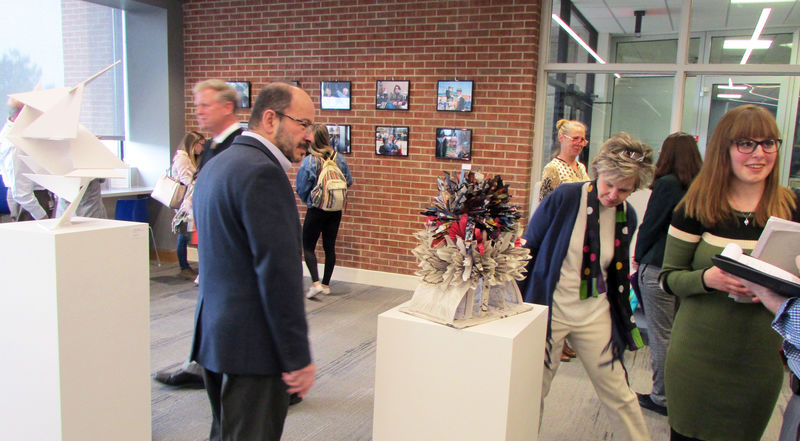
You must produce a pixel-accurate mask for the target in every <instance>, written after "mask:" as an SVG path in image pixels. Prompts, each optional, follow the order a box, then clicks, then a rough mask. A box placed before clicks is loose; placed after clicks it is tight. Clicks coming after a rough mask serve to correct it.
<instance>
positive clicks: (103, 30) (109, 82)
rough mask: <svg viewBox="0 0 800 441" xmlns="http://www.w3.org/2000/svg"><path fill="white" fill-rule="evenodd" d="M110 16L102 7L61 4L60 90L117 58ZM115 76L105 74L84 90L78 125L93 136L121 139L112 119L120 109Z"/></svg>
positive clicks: (65, 0) (74, 0) (75, 0)
mask: <svg viewBox="0 0 800 441" xmlns="http://www.w3.org/2000/svg"><path fill="white" fill-rule="evenodd" d="M114 14H115V12H114V10H113V9H111V8H109V7H106V6H100V5H95V4H92V3H88V2H84V1H80V0H62V1H61V26H62V41H63V44H64V46H63V47H64V86H66V87H70V86H74V85H76V84H78V83H79V82H81V81H83V80H85V79H87V78H89V77H90V76H91V75H93V74H95V73H97V72H99V71H100V70H101V69H103V68H105V67H106V66H108V65H110V64H111V63H113V62H114V61H116V60H117V59H118V58H119V57H120V56H119V54H118V49H117V48H115V46H114V40H113V39H112V38H111V35H113V32H114V25H115V21H114V17H115V16H114ZM117 21H118V20H117ZM120 41H121V40H120ZM119 72H121V69H119V68H117V70H116V71H113V72H106V73H105V74H103V75H101V76H100V77H98V78H96V79H95V80H93V81H92V82H91V83H89V85H88V86H87V87H86V88H85V89H84V93H83V104H82V107H81V123H82V124H83V125H85V126H86V127H87V128H88V129H89V130H90V131H91V132H92V133H94V134H95V135H122V130H121V128H120V127H119V126H118V122H117V123H116V124H117V125H115V119H114V117H115V115H117V113H115V109H116V111H117V112H121V110H119V109H122V103H121V102H117V99H118V97H120V96H121V93H120V92H119V87H120V86H119V85H115V81H118V80H119V75H121V74H119ZM115 73H116V74H117V75H114V74H115ZM118 84H119V83H118Z"/></svg>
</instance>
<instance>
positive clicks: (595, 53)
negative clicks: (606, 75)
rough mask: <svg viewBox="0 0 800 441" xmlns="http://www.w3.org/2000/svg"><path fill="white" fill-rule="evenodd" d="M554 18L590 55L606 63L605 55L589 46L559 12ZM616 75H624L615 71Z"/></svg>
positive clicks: (601, 62) (619, 76)
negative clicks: (598, 53) (599, 53)
mask: <svg viewBox="0 0 800 441" xmlns="http://www.w3.org/2000/svg"><path fill="white" fill-rule="evenodd" d="M553 20H555V21H556V23H558V24H559V26H561V28H562V29H564V30H565V31H567V34H569V36H570V37H572V39H573V40H575V41H577V42H578V44H580V45H581V47H583V48H584V49H586V52H589V55H591V56H592V57H594V59H595V60H597V62H598V63H600V64H606V60H604V59H603V57H601V56H600V55H597V52H595V51H594V49H592V47H591V46H589V45H588V44H587V43H586V42H585V41H583V38H581V36H580V35H578V34H577V33H576V32H575V31H573V30H572V28H571V27H569V25H568V24H567V23H566V22H564V20H562V19H561V17H559V16H558V15H557V14H553ZM614 76H615V77H617V78H622V75H620V74H618V73H615V74H614Z"/></svg>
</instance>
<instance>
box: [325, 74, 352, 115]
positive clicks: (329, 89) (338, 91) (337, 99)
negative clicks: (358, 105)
mask: <svg viewBox="0 0 800 441" xmlns="http://www.w3.org/2000/svg"><path fill="white" fill-rule="evenodd" d="M319 96H320V99H319V107H320V108H321V109H323V110H350V82H349V81H321V82H320V83H319Z"/></svg>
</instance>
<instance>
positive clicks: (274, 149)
mask: <svg viewBox="0 0 800 441" xmlns="http://www.w3.org/2000/svg"><path fill="white" fill-rule="evenodd" d="M242 136H251V137H253V138H255V139H257V140H259V141H261V144H264V145H265V146H267V149H269V151H270V152H271V153H272V154H273V155H274V156H275V157H276V158H278V163H280V165H281V167H283V171H287V170H289V169H290V168H291V167H292V161H289V159H288V158H287V157H286V155H284V154H283V152H282V151H280V150H279V149H278V147H275V144H273V143H271V142H269V141H268V140H267V138H264V137H263V136H261V135H259V134H258V133H255V132H251V131H249V130H245V131H244V132H242Z"/></svg>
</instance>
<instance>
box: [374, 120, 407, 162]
mask: <svg viewBox="0 0 800 441" xmlns="http://www.w3.org/2000/svg"><path fill="white" fill-rule="evenodd" d="M375 153H376V154H378V155H384V156H408V127H397V126H376V127H375Z"/></svg>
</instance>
